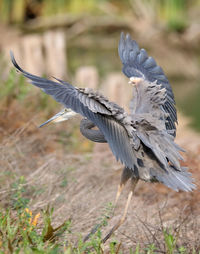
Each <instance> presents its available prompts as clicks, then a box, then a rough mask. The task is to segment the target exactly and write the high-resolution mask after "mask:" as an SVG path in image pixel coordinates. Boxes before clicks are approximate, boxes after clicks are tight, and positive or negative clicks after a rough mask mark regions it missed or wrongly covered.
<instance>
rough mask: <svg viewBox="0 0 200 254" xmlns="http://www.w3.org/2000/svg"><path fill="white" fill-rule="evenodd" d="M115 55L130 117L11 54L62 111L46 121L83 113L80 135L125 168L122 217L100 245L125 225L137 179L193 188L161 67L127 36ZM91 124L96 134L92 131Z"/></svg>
mask: <svg viewBox="0 0 200 254" xmlns="http://www.w3.org/2000/svg"><path fill="white" fill-rule="evenodd" d="M118 52H119V56H120V59H121V61H122V64H123V73H124V74H125V75H126V76H127V77H128V78H130V80H129V82H128V83H129V84H131V85H132V86H133V99H132V100H131V103H130V109H131V114H127V113H126V112H125V111H124V109H123V108H121V107H120V106H118V105H117V104H115V103H113V102H110V101H109V100H108V99H107V98H106V97H104V96H103V95H102V94H100V93H99V92H95V91H93V90H92V89H90V88H77V87H74V86H72V85H70V84H69V83H67V82H65V81H62V80H59V79H56V81H52V80H48V79H46V78H41V77H37V76H35V75H32V74H30V73H28V72H26V71H24V70H23V69H22V68H21V67H19V65H18V64H17V62H16V60H15V58H14V56H13V54H12V53H11V59H12V62H13V64H14V66H15V67H16V68H17V70H18V71H20V72H21V73H22V74H23V75H24V76H25V77H27V78H28V79H29V80H31V83H32V84H33V85H35V86H37V87H39V88H41V89H42V90H43V91H44V92H45V93H47V94H49V95H51V96H52V97H53V98H54V99H55V100H56V101H58V102H60V103H61V104H63V105H64V106H65V107H66V109H64V110H63V111H61V112H60V113H58V114H56V115H55V116H54V117H52V118H51V119H50V120H48V121H47V122H50V121H61V120H67V119H69V118H70V117H72V116H74V115H75V114H76V113H78V114H81V115H82V116H84V117H85V118H84V119H83V120H82V121H81V124H80V131H81V133H82V134H83V135H84V136H85V137H86V138H88V139H90V140H92V141H94V142H101V143H102V142H107V143H108V144H109V146H110V148H111V150H112V152H113V154H114V156H115V157H116V159H117V160H120V161H121V163H122V164H124V166H125V167H124V170H123V172H122V176H121V181H120V184H119V187H118V192H117V197H116V200H117V199H118V197H119V194H120V193H121V190H122V188H123V187H124V185H125V183H126V182H127V181H128V180H129V179H131V184H132V188H131V191H130V193H129V196H128V200H127V203H126V207H125V210H124V213H123V216H122V217H121V219H120V220H119V221H118V223H117V224H116V225H115V226H114V227H113V228H112V230H111V231H110V232H109V234H108V235H107V236H106V237H105V239H104V241H105V240H107V239H108V238H109V237H110V235H111V234H112V233H113V232H114V231H115V230H116V229H117V228H118V227H119V226H120V225H121V224H122V223H123V221H124V219H125V216H126V213H127V209H128V205H129V203H130V200H131V197H132V195H133V191H134V189H135V186H136V184H137V182H138V180H139V179H141V180H144V181H146V182H161V183H163V184H164V185H166V186H167V187H169V188H171V189H173V190H175V191H179V190H182V191H191V190H193V189H194V188H195V185H194V184H193V183H192V178H191V177H190V175H191V174H190V173H189V172H188V171H187V168H185V167H182V166H181V165H180V160H182V157H181V155H180V153H179V152H180V151H183V150H182V149H181V148H180V147H179V146H178V145H177V144H175V143H174V137H175V135H176V122H177V115H176V109H175V105H174V104H175V101H174V95H173V92H172V89H171V86H170V84H169V81H168V79H167V77H166V76H165V74H164V72H163V70H162V68H161V67H160V66H158V65H157V64H156V62H155V60H154V59H153V58H152V57H148V55H147V53H146V51H145V50H144V49H140V48H139V47H138V44H137V43H136V42H135V41H134V40H132V39H131V37H130V35H129V34H127V35H126V36H124V34H123V33H122V34H121V38H120V41H119V47H118ZM95 126H96V127H98V130H96V129H92V128H93V127H95Z"/></svg>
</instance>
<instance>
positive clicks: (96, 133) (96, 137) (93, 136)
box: [80, 118, 107, 143]
mask: <svg viewBox="0 0 200 254" xmlns="http://www.w3.org/2000/svg"><path fill="white" fill-rule="evenodd" d="M93 127H95V124H94V123H93V122H91V121H90V120H88V119H86V118H84V119H82V120H81V124H80V132H81V133H82V135H83V136H84V137H86V138H87V139H89V140H91V141H93V142H98V143H107V141H106V140H105V138H104V135H103V134H102V133H101V131H100V130H92V128H93Z"/></svg>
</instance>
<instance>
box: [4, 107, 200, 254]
mask: <svg viewBox="0 0 200 254" xmlns="http://www.w3.org/2000/svg"><path fill="white" fill-rule="evenodd" d="M12 111H13V114H12V123H13V124H12V125H6V124H2V125H1V126H2V127H1V145H0V168H1V173H0V174H1V178H0V183H1V184H0V196H1V202H0V206H1V207H3V208H8V207H9V208H10V207H12V208H15V206H16V205H20V204H17V203H16V200H17V199H21V202H22V204H24V203H23V202H27V204H28V207H29V208H30V209H31V210H32V211H33V213H36V212H38V211H40V210H41V209H43V208H46V207H47V205H49V204H50V205H51V206H53V207H54V210H55V212H54V218H53V221H54V223H55V226H56V225H59V224H60V223H62V222H63V221H65V220H67V219H69V218H71V220H72V228H71V229H72V234H70V235H68V240H71V241H72V242H74V243H76V241H77V239H78V238H79V235H80V233H81V234H82V235H83V236H85V235H86V234H87V233H89V231H90V229H91V228H92V227H93V226H94V225H95V224H97V223H98V221H99V218H101V216H102V213H104V208H105V207H106V206H107V204H108V203H109V202H112V201H113V200H114V197H115V193H116V189H117V184H118V183H119V179H120V173H121V168H122V166H121V165H120V164H118V163H117V162H116V161H115V159H114V157H113V155H112V153H111V152H110V150H109V148H108V147H107V145H104V144H97V145H95V146H94V148H93V149H92V146H91V145H90V143H89V142H87V141H85V139H84V138H83V137H81V136H80V134H78V132H77V128H78V126H77V120H75V121H74V122H71V123H63V124H60V125H57V126H53V127H46V128H43V129H37V124H36V123H35V122H36V120H35V119H32V120H30V121H27V123H25V120H26V119H28V117H29V116H28V115H27V116H23V117H22V119H24V121H22V124H21V125H20V124H19V123H17V120H16V119H18V118H19V113H17V112H19V111H17V108H16V107H15V109H14V108H13V109H12ZM1 121H4V123H5V122H6V119H5V118H4V120H3V119H1ZM7 122H9V121H7ZM10 122H11V121H10ZM14 123H17V128H16V129H15V124H14ZM10 126H11V127H10ZM14 129H15V131H14ZM65 132H66V133H68V134H71V135H72V136H73V141H72V139H71V136H70V135H66V136H63V135H64V134H62V136H60V133H65ZM73 132H75V134H73ZM63 137H64V138H63ZM62 138H63V140H64V141H63V142H59V140H60V139H62ZM77 144H80V145H77ZM199 151H200V149H199V150H195V151H189V152H188V153H187V155H186V157H185V158H186V164H188V165H189V166H190V168H192V172H193V175H194V178H195V179H196V182H197V184H198V183H199V179H200V173H199V171H198V167H199V162H200V158H199ZM22 176H23V177H22ZM20 188H21V190H22V188H23V191H22V192H20ZM18 192H19V195H21V196H17V197H16V193H18ZM127 194H128V186H127V187H126V189H125V190H124V192H123V193H122V196H121V198H120V200H119V203H118V206H117V208H116V210H115V215H114V216H113V217H112V218H111V219H110V221H109V223H108V226H107V227H105V228H103V229H102V230H103V235H105V234H106V232H107V231H108V230H109V229H110V227H111V226H112V225H113V223H115V222H116V220H117V219H118V218H119V214H120V212H121V211H122V209H123V207H124V204H125V200H126V198H127ZM199 201H200V195H199V190H198V189H197V190H196V191H194V192H192V193H183V192H181V193H176V192H174V191H171V190H169V189H167V188H166V187H164V186H162V185H161V184H148V183H143V182H140V184H139V186H138V187H137V190H136V193H135V197H134V199H133V201H132V203H131V205H130V208H129V213H128V216H127V220H126V222H125V223H124V225H122V226H121V227H120V229H119V230H118V231H117V232H116V234H115V237H116V239H117V240H118V241H119V242H121V250H122V251H124V253H126V252H127V250H128V249H129V248H133V249H134V248H135V247H136V246H137V244H138V243H139V244H140V246H141V247H145V246H147V245H149V244H151V243H154V244H155V245H156V246H157V248H158V249H159V250H160V252H163V253H165V251H166V250H165V248H166V246H165V244H164V240H163V238H164V235H163V231H164V230H168V231H169V232H168V233H171V234H173V235H174V236H176V238H177V242H176V244H177V246H185V247H187V248H188V249H189V250H192V249H193V248H195V249H196V250H199V249H200V246H199V242H200V238H199V236H200V216H199V211H200V205H199V204H200V202H199Z"/></svg>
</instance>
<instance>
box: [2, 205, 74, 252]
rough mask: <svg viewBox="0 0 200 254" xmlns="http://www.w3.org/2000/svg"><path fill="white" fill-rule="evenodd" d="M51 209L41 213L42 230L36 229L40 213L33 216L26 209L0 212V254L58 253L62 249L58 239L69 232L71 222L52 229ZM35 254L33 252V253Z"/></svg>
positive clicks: (68, 221)
mask: <svg viewBox="0 0 200 254" xmlns="http://www.w3.org/2000/svg"><path fill="white" fill-rule="evenodd" d="M52 213H53V209H51V210H50V209H49V208H47V210H46V211H43V217H42V218H43V220H42V221H41V223H40V224H42V228H38V225H39V223H38V220H39V218H40V213H37V214H35V215H34V216H33V213H32V211H31V210H29V209H28V208H25V209H24V211H23V212H22V210H20V212H18V213H17V214H16V213H13V211H11V210H8V211H0V249H1V251H2V252H1V251H0V253H19V252H20V253H32V251H36V253H38V251H39V253H52V252H51V251H55V252H54V253H59V249H60V250H61V249H63V246H62V244H61V243H59V237H60V236H61V235H62V234H63V233H64V232H66V231H67V232H70V225H71V221H70V220H67V221H65V222H64V223H63V224H61V225H59V226H58V227H56V228H54V227H53V226H52ZM34 253H35V252H34Z"/></svg>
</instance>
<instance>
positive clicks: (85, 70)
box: [75, 66, 99, 90]
mask: <svg viewBox="0 0 200 254" xmlns="http://www.w3.org/2000/svg"><path fill="white" fill-rule="evenodd" d="M98 83H99V74H98V71H97V69H96V68H95V67H94V66H83V67H79V68H78V69H77V71H76V74H75V85H76V86H78V87H90V88H92V89H94V90H96V89H97V88H98Z"/></svg>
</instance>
